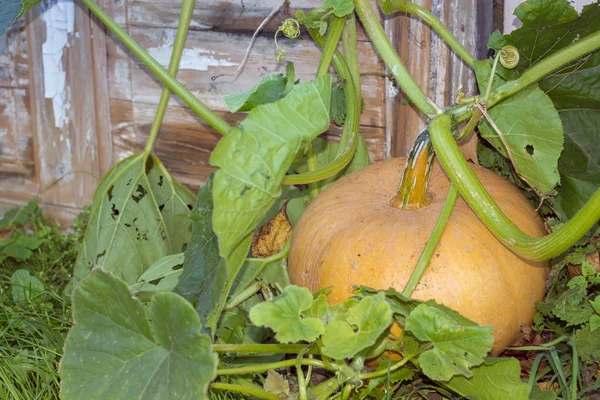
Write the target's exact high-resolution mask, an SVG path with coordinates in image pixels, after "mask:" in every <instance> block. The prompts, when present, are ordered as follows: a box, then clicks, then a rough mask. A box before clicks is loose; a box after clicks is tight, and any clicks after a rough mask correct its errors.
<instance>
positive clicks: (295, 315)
mask: <svg viewBox="0 0 600 400" xmlns="http://www.w3.org/2000/svg"><path fill="white" fill-rule="evenodd" d="M312 303H313V296H312V294H311V293H310V291H309V290H308V289H307V288H301V287H298V286H292V285H290V286H288V287H286V288H285V289H284V291H283V293H282V294H281V295H279V296H277V297H276V298H274V299H273V300H271V301H268V302H264V303H260V304H257V305H256V306H254V307H253V308H252V309H251V310H250V320H251V321H252V323H253V324H255V325H257V326H266V327H269V328H271V329H273V331H275V333H276V334H277V335H276V336H275V339H277V340H278V341H279V342H281V343H296V342H299V341H308V342H312V341H314V340H316V339H317V338H318V337H319V336H321V334H322V333H323V331H324V329H325V327H324V326H323V323H322V322H321V320H320V319H319V318H314V317H305V315H304V313H305V312H306V311H307V310H309V309H310V308H311V306H312Z"/></svg>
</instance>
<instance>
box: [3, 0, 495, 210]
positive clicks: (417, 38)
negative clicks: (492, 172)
mask: <svg viewBox="0 0 600 400" xmlns="http://www.w3.org/2000/svg"><path fill="white" fill-rule="evenodd" d="M278 2H279V0H252V1H248V0H238V1H224V0H203V1H198V2H197V5H196V9H195V12H194V18H193V22H192V26H191V30H190V32H189V35H188V40H187V43H186V52H185V54H184V58H183V61H182V65H181V69H180V73H179V75H178V78H179V79H180V80H181V81H182V82H183V83H184V84H185V85H186V86H187V87H188V88H189V89H190V90H191V91H192V92H193V93H194V94H195V95H197V96H198V97H199V98H200V99H201V100H202V101H204V102H205V103H206V104H207V105H208V106H209V107H210V108H212V109H214V110H216V111H217V113H218V114H219V115H220V116H222V117H223V118H224V119H225V120H227V121H229V122H234V121H236V120H239V119H240V118H241V117H242V116H240V115H232V114H229V113H228V112H227V111H226V108H225V104H224V101H223V96H224V95H226V94H229V93H233V92H239V91H241V90H245V89H247V88H249V87H251V86H252V85H253V84H254V83H255V82H256V81H258V80H259V79H260V78H261V77H263V76H265V75H267V74H269V73H273V72H282V71H283V70H284V68H285V63H284V62H283V63H280V64H276V63H275V61H274V59H275V54H276V51H275V48H274V44H273V40H272V38H273V34H274V32H275V30H276V29H277V26H278V25H279V23H280V22H281V21H282V20H283V19H285V18H288V17H290V16H293V15H295V12H296V11H297V10H299V9H302V10H305V11H308V10H309V9H311V8H313V7H316V6H318V5H319V4H320V1H319V0H292V1H291V4H289V6H286V7H285V9H284V10H283V11H282V12H281V13H280V14H279V15H278V16H277V18H275V19H274V20H273V21H272V22H271V23H269V24H268V25H267V27H266V28H265V30H264V31H263V33H262V34H261V35H260V36H259V38H258V40H257V42H256V43H255V45H254V47H253V50H252V53H251V57H250V60H249V62H248V64H247V65H246V67H245V69H244V71H243V73H242V74H241V75H240V76H239V78H238V79H237V80H235V81H232V80H231V79H230V78H228V77H223V78H221V79H218V80H216V81H214V82H213V81H212V80H211V77H212V76H214V75H215V74H218V73H231V72H233V71H234V70H235V69H236V68H237V65H238V64H239V63H240V62H241V60H242V58H243V54H244V52H245V48H246V46H247V44H248V42H249V40H250V36H251V35H252V33H253V31H254V30H255V28H256V27H257V26H258V25H259V24H260V22H261V21H262V20H263V19H264V18H265V17H266V16H267V15H268V14H269V13H270V11H271V9H272V8H273V7H275V6H276V4H277V3H278ZM416 2H417V3H419V4H421V5H423V6H425V7H427V8H429V9H431V10H432V11H433V12H434V13H435V14H436V15H437V16H438V17H440V18H441V19H442V20H443V21H444V22H445V24H446V25H447V26H448V27H449V28H450V30H451V31H452V32H453V33H454V34H455V35H456V36H457V37H458V38H459V39H460V40H461V42H462V43H464V44H465V45H466V47H467V48H468V49H469V50H471V51H473V52H475V53H476V54H477V55H478V56H479V57H485V55H486V52H487V49H486V47H485V43H486V40H487V37H489V34H490V33H491V30H492V23H493V21H492V0H480V1H477V0H421V1H416ZM99 4H100V5H101V6H102V7H103V8H104V9H105V10H107V12H108V13H109V14H110V15H111V16H112V17H113V18H114V19H115V20H116V21H117V22H119V23H120V24H121V25H122V26H124V27H125V28H126V30H127V31H128V32H129V34H130V35H131V36H132V37H133V38H134V39H135V40H137V41H138V42H139V43H140V44H141V45H142V46H143V47H145V48H146V49H148V50H149V51H150V53H151V54H152V55H153V56H155V57H156V58H157V59H158V60H159V61H160V62H161V63H163V64H164V65H166V63H167V62H168V58H169V55H170V47H171V46H172V43H173V39H174V37H175V31H176V26H177V19H178V12H179V7H180V2H179V1H177V0H100V1H99ZM373 4H374V6H376V4H375V2H374V3H373ZM382 21H383V22H384V26H385V28H386V30H387V32H388V33H389V36H390V38H391V40H392V42H393V43H394V44H395V45H396V48H397V49H398V52H399V53H400V56H401V57H402V59H403V60H404V61H405V63H406V65H407V66H408V68H409V70H410V71H411V72H412V73H413V75H414V76H415V78H416V79H417V81H418V83H419V84H420V85H421V87H422V88H423V89H424V90H425V91H426V92H427V93H428V94H429V95H430V96H431V97H432V98H433V99H434V100H435V101H436V102H437V103H438V104H440V105H449V104H451V103H452V102H453V98H455V96H456V93H457V91H458V87H459V86H462V91H464V92H466V93H471V94H472V93H474V92H475V90H476V89H475V85H474V81H473V79H472V71H471V70H470V69H469V68H468V67H467V66H466V65H465V64H463V63H462V62H461V61H460V60H459V59H457V58H456V57H455V56H454V55H452V53H451V52H450V50H449V48H448V47H447V46H446V45H445V44H444V43H443V42H442V41H441V40H440V39H439V38H438V36H437V35H436V34H435V33H432V32H431V30H430V29H429V27H428V26H426V25H424V24H423V23H422V22H421V21H419V20H417V19H415V18H413V17H408V16H406V15H397V16H393V17H385V18H383V17H382ZM280 43H281V45H282V46H283V47H285V48H286V50H288V51H289V54H288V56H287V57H285V59H284V61H292V62H294V63H295V66H296V71H297V75H298V77H299V78H300V79H302V80H309V79H311V78H312V77H313V76H314V72H315V71H316V65H317V63H318V59H319V54H320V53H319V50H318V49H317V47H316V46H315V45H314V44H313V43H312V42H311V40H310V39H309V38H308V37H306V36H301V37H300V38H299V39H296V40H294V41H292V40H288V39H282V40H280ZM358 48H359V50H358V51H359V55H360V69H361V71H362V72H379V73H381V72H384V71H385V69H384V67H383V65H382V63H381V62H380V60H379V59H378V57H377V55H376V54H375V51H374V49H373V48H372V45H371V43H370V42H369V41H368V40H367V38H366V37H365V34H364V32H362V31H361V32H359V43H358ZM362 86H363V97H364V100H365V109H364V112H363V114H362V116H361V120H360V122H361V134H362V135H364V136H365V138H366V139H367V143H368V146H369V150H370V153H371V156H372V159H373V160H380V159H383V158H388V157H391V156H401V155H404V154H406V152H407V150H408V148H409V147H410V144H411V143H412V140H413V139H414V137H415V135H416V134H417V133H418V132H419V130H420V129H421V127H422V126H423V121H422V119H421V117H420V116H419V115H418V113H416V112H415V110H414V109H413V108H412V107H411V106H410V105H406V104H405V103H404V102H403V96H402V94H401V93H400V94H398V92H397V91H396V90H395V89H394V85H393V84H392V83H391V82H390V81H387V80H386V79H384V78H381V77H376V76H368V77H365V78H364V79H363V81H362ZM160 91H161V85H160V83H159V82H158V81H157V80H156V78H154V77H153V76H152V74H151V73H150V72H149V71H148V70H147V69H146V68H145V67H144V66H143V65H142V64H141V63H140V62H139V61H138V60H137V59H135V58H134V57H133V56H132V55H131V54H130V53H129V52H128V51H127V50H126V49H125V48H124V47H123V46H122V45H121V44H119V42H118V40H117V39H115V38H113V37H112V36H111V35H110V33H109V34H106V30H105V29H104V27H103V26H102V25H101V24H99V23H98V22H97V21H96V20H95V19H94V18H90V15H89V12H88V11H87V9H85V8H84V7H82V6H81V5H80V4H78V3H77V2H75V3H72V2H71V0H58V1H57V0H47V1H46V2H44V3H43V4H42V6H41V7H38V8H36V9H35V10H33V11H32V12H30V13H29V15H28V16H27V17H26V18H25V19H22V20H21V21H19V22H18V23H17V24H15V26H13V27H12V28H11V30H10V31H9V32H8V34H7V35H6V36H5V37H4V38H1V39H0V214H1V213H2V211H3V210H5V209H7V208H9V207H12V206H14V205H15V204H19V203H22V202H24V201H27V200H29V199H30V198H32V197H34V196H39V198H40V200H41V202H42V203H43V205H44V206H45V208H46V210H47V212H48V213H50V214H52V215H54V216H56V217H58V218H59V219H60V220H69V219H72V218H73V216H74V215H75V214H76V213H77V212H78V211H79V210H80V209H81V207H82V206H83V205H85V204H89V203H90V202H91V199H92V195H93V192H94V189H95V187H96V185H97V184H98V182H99V179H100V178H101V177H102V175H103V174H104V173H106V172H107V171H108V170H109V169H110V167H111V166H112V165H114V163H116V162H117V161H119V160H121V159H123V158H124V157H126V156H128V155H130V154H132V153H135V152H138V151H140V150H141V149H142V148H143V144H144V142H145V139H146V137H147V136H148V133H149V130H150V126H151V124H152V119H153V116H154V112H155V109H156V106H157V103H158V99H159V96H160ZM338 134H339V129H338V128H335V127H332V129H331V130H330V132H328V133H327V135H329V136H330V137H331V138H335V136H336V135H338ZM218 140H219V135H218V134H217V133H215V132H213V131H212V130H211V129H210V127H208V126H207V125H206V124H205V123H203V122H202V121H201V120H200V119H199V118H198V117H197V116H196V115H195V114H194V113H193V112H191V111H190V110H188V109H187V108H186V107H185V106H184V105H183V103H182V102H181V101H180V100H179V99H177V98H175V97H173V98H172V99H171V101H170V103H169V107H168V110H167V113H166V117H165V120H164V123H163V126H162V130H161V133H160V136H159V139H158V141H157V143H156V153H157V155H158V156H159V158H160V159H161V160H162V161H163V162H164V164H165V165H166V166H167V168H168V169H169V170H170V171H171V172H172V174H173V175H174V176H175V177H176V178H177V179H178V180H179V181H180V182H182V183H183V184H185V185H187V186H189V187H190V188H192V190H195V189H197V187H198V186H199V185H201V184H202V183H203V182H204V180H205V179H206V177H207V176H208V174H209V173H210V172H211V171H212V168H211V167H210V165H209V164H208V158H209V155H210V152H211V150H212V149H213V148H214V146H215V144H216V143H217V141H218Z"/></svg>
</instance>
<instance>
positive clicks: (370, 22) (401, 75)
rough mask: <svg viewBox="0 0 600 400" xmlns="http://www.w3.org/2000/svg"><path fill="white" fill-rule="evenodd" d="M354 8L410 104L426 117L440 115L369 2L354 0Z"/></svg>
mask: <svg viewBox="0 0 600 400" xmlns="http://www.w3.org/2000/svg"><path fill="white" fill-rule="evenodd" d="M354 7H355V10H356V14H357V15H358V19H359V20H360V22H361V23H362V24H363V26H364V28H365V31H366V32H367V35H368V36H369V39H371V42H373V45H374V46H375V48H376V49H377V52H378V53H379V55H380V56H381V58H382V59H383V62H384V63H385V65H386V66H387V67H388V69H389V71H390V73H391V74H392V76H393V77H394V79H396V82H398V85H400V87H401V88H402V91H403V92H404V94H406V96H407V97H408V98H409V100H410V101H411V103H412V104H414V105H415V107H417V108H418V109H419V111H421V112H422V113H423V114H425V115H426V116H428V117H433V116H435V115H437V114H440V113H441V112H442V110H441V109H440V108H439V107H438V106H437V105H435V103H434V102H432V101H431V100H429V99H428V98H427V96H426V95H425V93H423V91H422V90H421V88H420V87H419V85H417V83H416V82H415V80H414V79H413V78H412V76H411V75H410V73H409V72H408V70H407V69H406V67H405V66H404V64H403V63H402V60H400V57H399V56H398V53H396V50H394V47H393V46H392V44H391V43H390V40H389V39H388V37H387V35H386V34H385V31H384V30H383V27H382V26H381V24H380V23H379V18H378V17H377V14H376V13H375V11H374V10H373V7H371V3H370V2H369V0H355V1H354Z"/></svg>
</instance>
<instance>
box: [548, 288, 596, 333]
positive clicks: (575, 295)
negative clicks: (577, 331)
mask: <svg viewBox="0 0 600 400" xmlns="http://www.w3.org/2000/svg"><path fill="white" fill-rule="evenodd" d="M586 297H587V281H586V279H585V277H583V276H576V277H574V278H573V279H571V280H570V281H569V283H568V284H567V289H566V290H565V291H563V292H562V293H561V294H560V296H558V297H557V298H556V299H554V301H553V302H552V304H553V308H552V313H553V314H554V315H555V316H556V317H558V318H560V319H561V320H563V321H565V322H566V323H567V326H571V325H580V324H583V323H586V322H587V321H589V319H590V317H591V316H592V315H593V314H594V311H593V309H592V306H591V305H590V304H589V302H588V301H586Z"/></svg>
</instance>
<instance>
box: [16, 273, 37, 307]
mask: <svg viewBox="0 0 600 400" xmlns="http://www.w3.org/2000/svg"><path fill="white" fill-rule="evenodd" d="M10 286H11V292H12V299H13V301H14V302H15V303H23V302H27V301H32V300H33V301H43V300H44V297H43V296H40V295H41V294H42V293H44V284H43V283H42V281H40V280H39V279H38V278H37V277H35V276H31V275H30V274H29V271H27V270H26V269H18V270H16V271H15V272H13V274H12V276H11V277H10Z"/></svg>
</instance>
